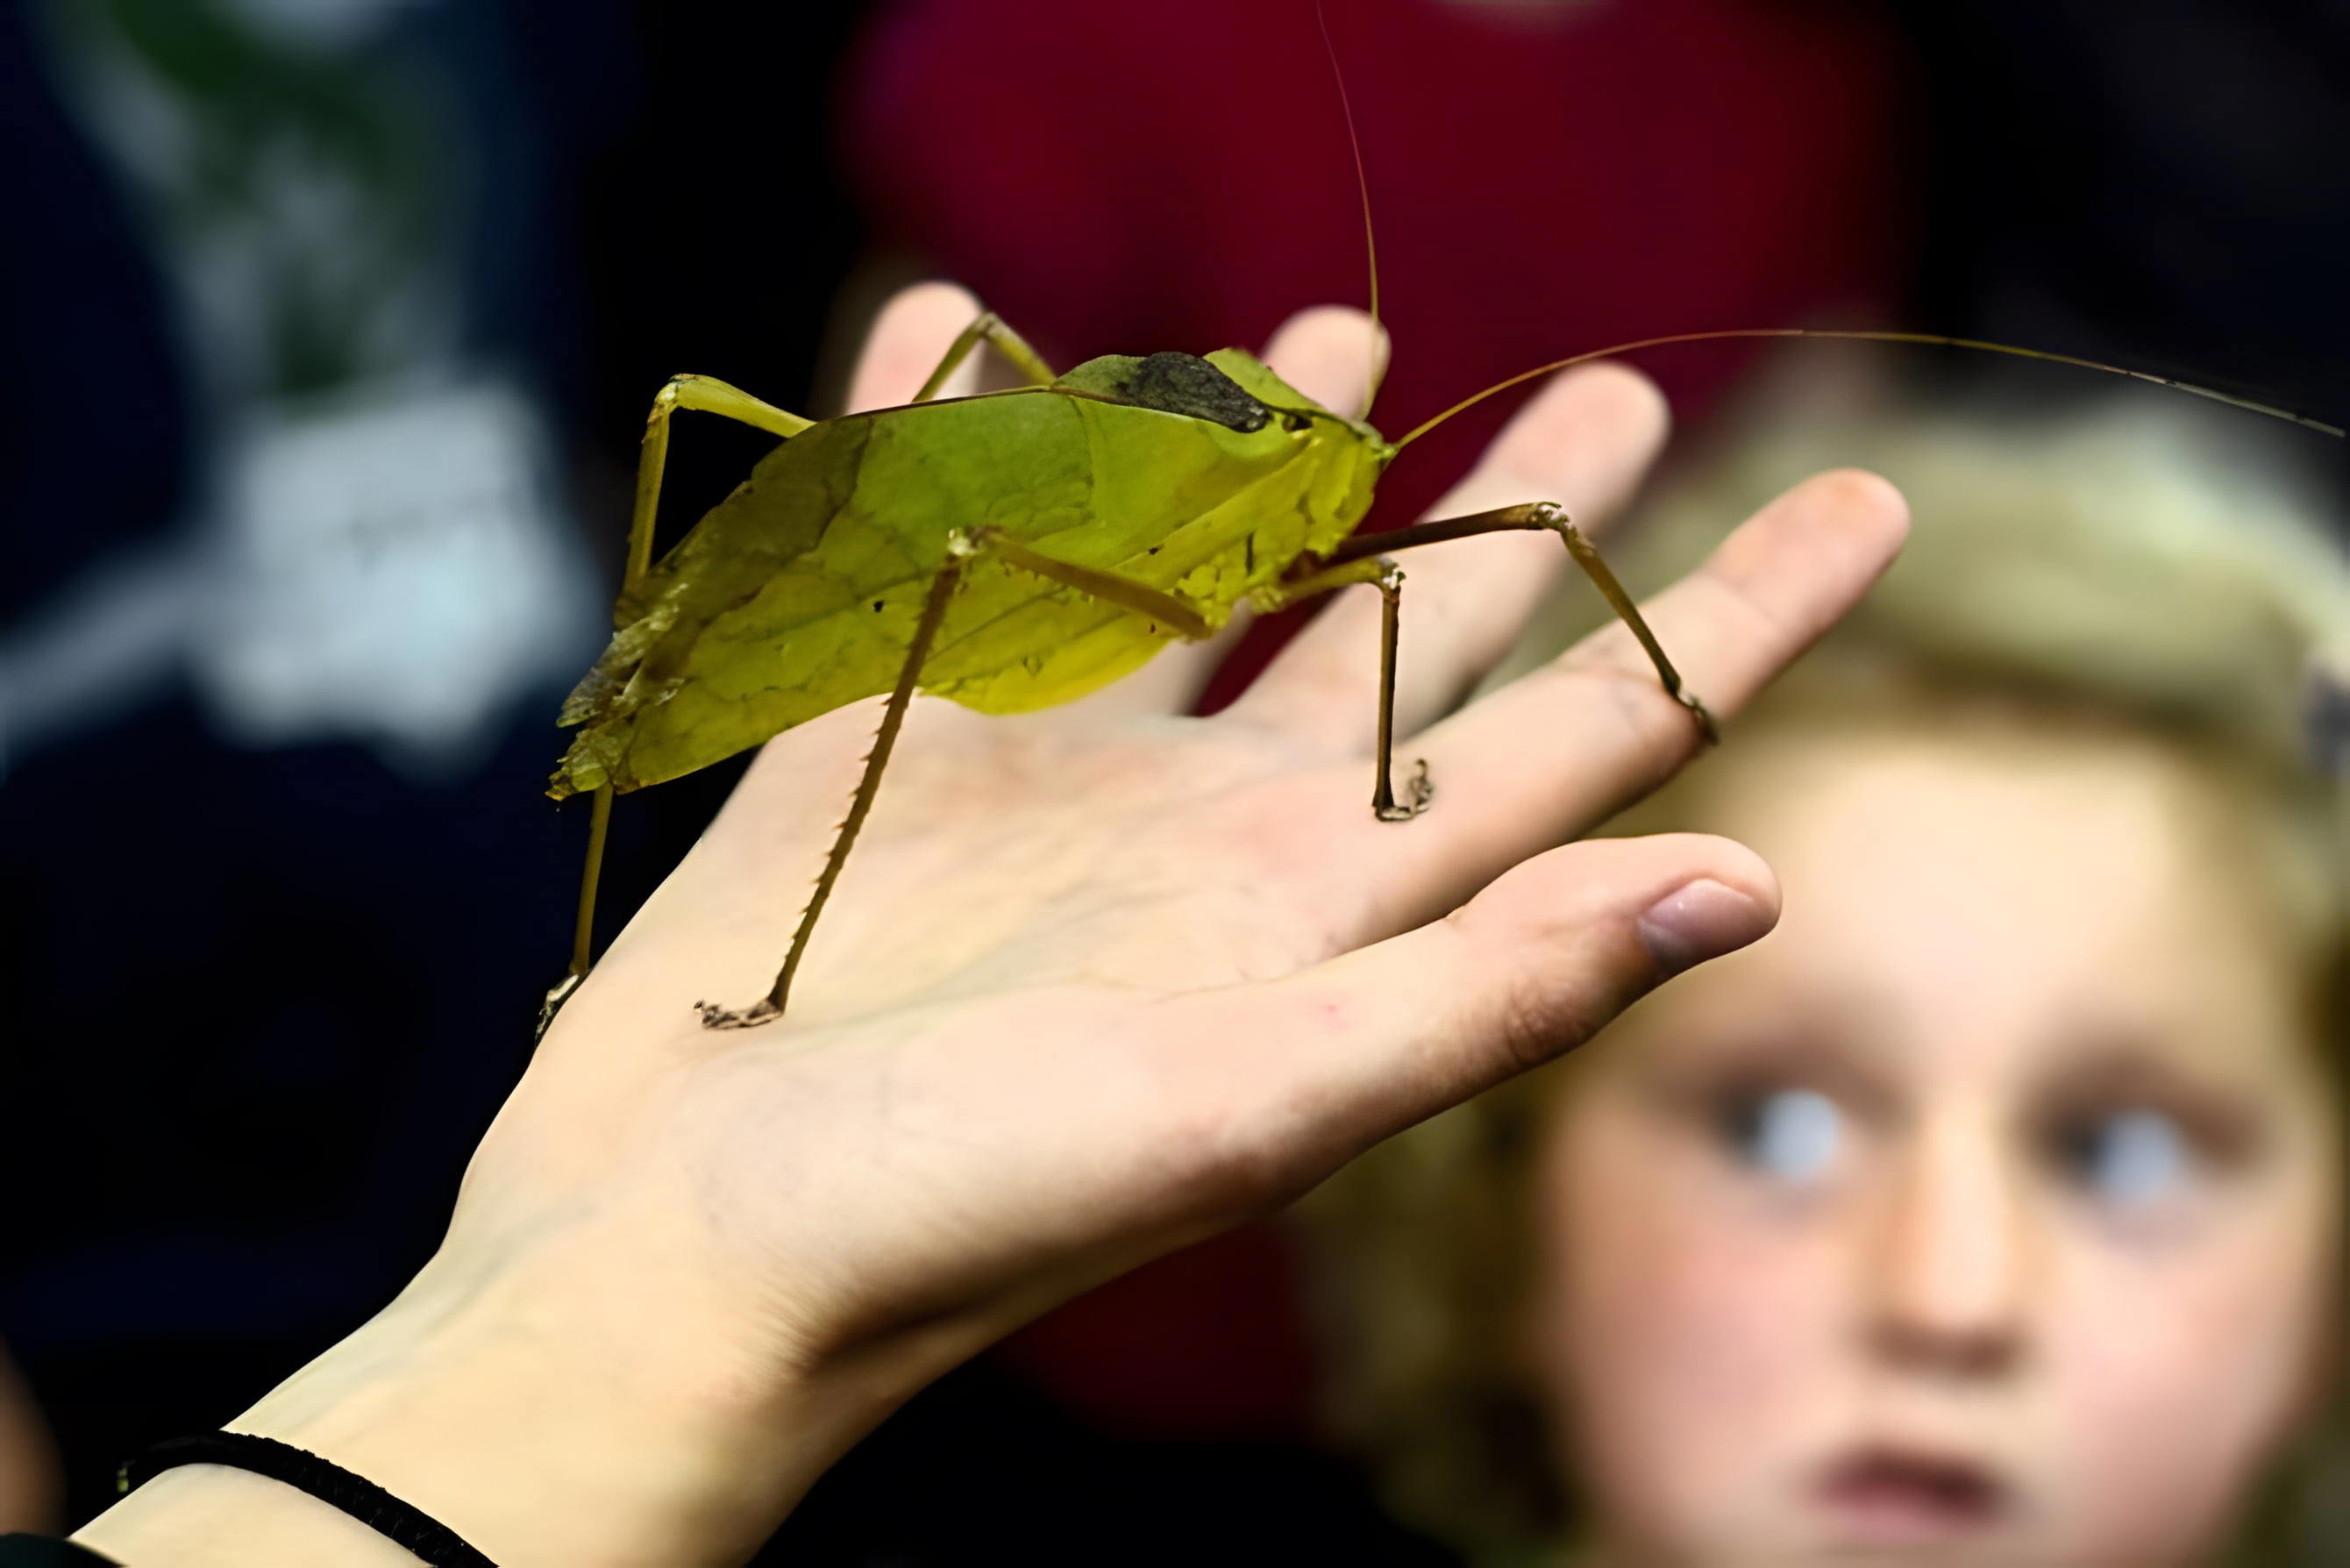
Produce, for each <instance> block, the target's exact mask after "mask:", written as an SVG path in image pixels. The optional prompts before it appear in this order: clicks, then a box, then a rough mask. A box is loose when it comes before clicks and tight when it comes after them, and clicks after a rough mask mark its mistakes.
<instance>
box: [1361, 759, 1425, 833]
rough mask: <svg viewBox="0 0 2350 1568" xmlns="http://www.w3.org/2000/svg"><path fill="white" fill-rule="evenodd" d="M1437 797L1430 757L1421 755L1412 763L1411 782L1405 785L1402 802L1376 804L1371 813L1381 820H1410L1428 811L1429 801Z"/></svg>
mask: <svg viewBox="0 0 2350 1568" xmlns="http://www.w3.org/2000/svg"><path fill="white" fill-rule="evenodd" d="M1435 798H1436V785H1435V784H1432V783H1430V780H1429V777H1428V759H1427V758H1426V757H1421V758H1419V759H1418V760H1416V761H1415V762H1414V763H1412V768H1411V783H1409V784H1406V785H1405V786H1404V792H1403V801H1402V804H1400V805H1398V804H1396V803H1395V802H1392V801H1390V802H1387V803H1385V804H1374V805H1372V807H1371V815H1374V816H1376V817H1378V819H1379V820H1380V821H1381V822H1409V821H1410V820H1411V819H1412V818H1413V817H1415V816H1418V815H1419V814H1420V813H1421V812H1423V811H1426V810H1427V809H1428V803H1429V802H1430V801H1431V800H1434V799H1435Z"/></svg>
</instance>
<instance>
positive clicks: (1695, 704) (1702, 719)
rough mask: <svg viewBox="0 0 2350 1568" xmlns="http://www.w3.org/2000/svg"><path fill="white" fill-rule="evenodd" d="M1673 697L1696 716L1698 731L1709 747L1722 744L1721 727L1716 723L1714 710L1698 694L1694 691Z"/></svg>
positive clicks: (1680, 692) (1676, 693) (1682, 692)
mask: <svg viewBox="0 0 2350 1568" xmlns="http://www.w3.org/2000/svg"><path fill="white" fill-rule="evenodd" d="M1673 695H1675V696H1676V697H1678V698H1679V699H1680V704H1681V706H1682V707H1684V708H1686V709H1688V710H1689V711H1690V712H1691V713H1693V714H1695V715H1696V717H1697V731H1698V733H1699V734H1700V735H1701V736H1703V737H1704V738H1705V743H1706V744H1707V745H1709V746H1718V745H1720V744H1721V725H1720V724H1717V723H1715V722H1714V721H1713V712H1712V710H1711V709H1709V708H1708V707H1707V706H1706V705H1705V703H1704V702H1703V701H1701V700H1700V698H1699V697H1698V694H1697V693H1696V692H1694V691H1677V692H1675V693H1674V694H1673Z"/></svg>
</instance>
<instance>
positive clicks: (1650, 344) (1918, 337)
mask: <svg viewBox="0 0 2350 1568" xmlns="http://www.w3.org/2000/svg"><path fill="white" fill-rule="evenodd" d="M1725 337H1827V338H1835V339H1841V340H1843V341H1845V342H1849V343H1928V344H1934V345H1938V346H1939V347H1942V348H1973V349H1979V350H1981V352H1983V353H1986V354H2012V355H2014V356H2016V357H2017V358H2023V359H2046V360H2048V361H2050V362H2051V363H2054V364H2058V365H2076V366H2078V367H2080V368H2081V369H2084V370H2103V371H2104V372H2106V374H2107V375H2109V376H2127V377H2128V378H2129V379H2131V380H2133V381H2150V382H2152V383H2153V384H2154V385H2156V386H2158V387H2169V388H2172V389H2175V390H2178V391H2181V392H2192V393H2194V394H2195V395H2196V396H2197V397H2199V398H2209V399H2210V400H2212V401H2213V402H2216V403H2226V404H2228V405H2229V406H2230V407H2231V408H2238V409H2248V410H2251V412H2253V413H2256V414H2266V415H2268V416H2269V418H2271V419H2273V420H2283V421H2287V422H2288V423H2291V424H2296V425H2300V426H2303V428H2305V429H2308V430H2314V431H2321V432H2323V433H2324V434H2326V435H2330V436H2334V437H2336V438H2339V437H2340V436H2341V435H2342V427H2341V426H2340V425H2329V424H2327V423H2326V422H2325V421H2323V420H2318V419H2313V418H2311V417H2310V416H2309V415H2307V414H2297V413H2294V412H2293V410H2290V409H2280V408H2276V407H2274V406H2272V405H2271V404H2268V403H2259V402H2254V401H2253V400H2251V399H2250V398H2240V397H2238V396H2236V395H2235V394H2234V393H2232V392H2221V391H2215V390H2214V389H2211V388H2210V387H2199V386H2197V385H2196V384H2195V383H2194V382H2192V381H2180V380H2175V379H2172V378H2170V377H2168V376H2158V375H2156V374H2154V372H2152V371H2151V370H2133V369H2129V368H2128V367H2126V366H2123V365H2107V364H2105V363H2103V362H2102V361H2100V360H2096V359H2083V358H2078V357H2077V356H2074V355H2071V354H2053V353H2050V352H2049V351H2048V350H2046V349H2044V348H2017V347H2015V346H2014V345H2013V344H2012V343H1987V342H1985V341H1984V340H1982V339H1981V338H1980V337H1945V336H1944V335H1942V334H1941V333H1939V332H1867V331H1846V330H1843V329H1840V328H1822V327H1731V328H1729V329H1728V330H1726V331H1720V332H1676V333H1673V334H1671V335H1670V336H1669V337H1643V338H1641V339H1640V340H1639V341H1638V342H1637V343H1618V344H1617V345H1616V346H1615V347H1614V348H1594V349H1593V350H1591V351H1590V352H1589V353H1587V354H1571V355H1569V356H1567V358H1564V359H1554V360H1552V361H1551V362H1550V363H1549V364H1547V365H1537V366H1535V367H1534V369H1531V370H1521V371H1520V372H1518V373H1517V374H1516V375H1514V376H1512V377H1511V378H1510V379H1508V380H1505V381H1496V382H1494V383H1493V384H1492V386H1490V387H1488V388H1486V389H1484V390H1483V391H1482V392H1475V393H1471V395H1470V396H1468V397H1465V398H1463V399H1461V400H1460V401H1459V402H1457V403H1455V404H1453V405H1452V406H1451V408H1449V409H1447V410H1444V411H1443V412H1442V413H1440V414H1439V415H1437V416H1436V417H1435V418H1434V419H1432V420H1429V421H1424V422H1423V423H1421V424H1419V425H1416V426H1414V427H1413V428H1412V429H1411V430H1410V431H1409V432H1408V433H1407V434H1406V435H1405V436H1404V438H1403V439H1402V440H1401V441H1397V442H1396V447H1397V449H1398V450H1399V451H1400V450H1401V449H1402V448H1404V447H1407V446H1409V445H1410V444H1411V443H1412V442H1413V441H1418V440H1419V438H1420V437H1422V436H1424V435H1426V434H1427V433H1428V432H1429V431H1432V430H1434V429H1435V428H1436V427H1437V426H1439V425H1440V424H1442V423H1443V422H1444V421H1447V420H1449V419H1451V417H1452V416H1453V415H1455V414H1457V413H1461V412H1462V411H1463V410H1468V409H1472V408H1474V407H1476V406H1477V405H1478V404H1479V403H1482V402H1483V401H1484V400H1486V399H1487V398H1490V397H1492V395H1493V394H1494V393H1496V392H1505V391H1508V390H1509V389H1511V388H1512V387H1515V386H1518V385H1520V384H1521V383H1523V382H1526V381H1531V380H1533V379H1534V378H1535V377H1537V376H1547V375H1549V374H1550V373H1551V372H1552V371H1554V370H1564V369H1567V368H1568V367H1569V366H1573V365H1586V364H1589V363H1590V362H1591V361H1592V360H1594V359H1606V358H1610V357H1612V356H1614V355H1617V354H1629V353H1631V352H1633V351H1634V350H1636V349H1640V348H1663V347H1664V346H1665V345H1667V344H1669V343H1711V342H1718V341H1720V340H1721V339H1722V338H1725Z"/></svg>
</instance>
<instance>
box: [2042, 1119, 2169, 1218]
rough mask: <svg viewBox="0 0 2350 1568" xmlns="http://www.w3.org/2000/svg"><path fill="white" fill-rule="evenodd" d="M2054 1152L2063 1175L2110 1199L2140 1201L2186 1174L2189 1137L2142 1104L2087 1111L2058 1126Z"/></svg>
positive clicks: (2136, 1202) (2121, 1202) (2152, 1197)
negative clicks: (2096, 1113)
mask: <svg viewBox="0 0 2350 1568" xmlns="http://www.w3.org/2000/svg"><path fill="white" fill-rule="evenodd" d="M2055 1145H2056V1147H2055V1151H2054V1152H2055V1155H2056V1159H2057V1163H2058V1165H2059V1166H2060V1167H2061V1168H2063V1170H2064V1173H2065V1175H2066V1176H2067V1177H2069V1178H2070V1179H2072V1180H2074V1181H2075V1182H2077V1183H2078V1184H2079V1185H2080V1186H2081V1188H2082V1189H2084V1190H2085V1191H2086V1192H2088V1193H2089V1194H2090V1195H2091V1196H2093V1197H2095V1198H2097V1199H2103V1200H2104V1201H2106V1202H2109V1203H2119V1204H2138V1203H2145V1202H2147V1201H2149V1200H2151V1199H2156V1198H2159V1197H2161V1196H2162V1195H2163V1194H2164V1193H2166V1192H2168V1191H2170V1190H2171V1189H2173V1188H2175V1187H2177V1186H2178V1183H2179V1182H2180V1181H2181V1180H2182V1179H2184V1178H2185V1177H2186V1175H2187V1164H2188V1147H2187V1137H2186V1135H2185V1134H2184V1133H2182V1132H2181V1131H2180V1130H2179V1127H2178V1123H2177V1122H2176V1121H2174V1120H2172V1119H2171V1118H2170V1117H2169V1116H2166V1115H2164V1114H2163V1113H2162V1112H2160V1111H2155V1110H2147V1109H2145V1108H2143V1107H2141V1108H2138V1109H2135V1110H2127V1111H2116V1112H2112V1113H2109V1114H2106V1115H2100V1116H2085V1117H2082V1118H2080V1119H2078V1120H2075V1121H2073V1122H2070V1123H2067V1124H2066V1125H2064V1127H2059V1128H2058V1129H2057V1132H2056V1137H2055Z"/></svg>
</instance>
